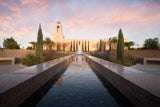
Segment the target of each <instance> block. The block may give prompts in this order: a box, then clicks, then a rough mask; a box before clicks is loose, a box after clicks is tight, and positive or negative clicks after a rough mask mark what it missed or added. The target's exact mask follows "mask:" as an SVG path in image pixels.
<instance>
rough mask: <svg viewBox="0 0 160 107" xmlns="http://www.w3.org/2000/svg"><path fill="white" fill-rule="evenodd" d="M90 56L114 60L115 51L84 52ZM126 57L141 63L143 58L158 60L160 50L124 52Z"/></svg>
mask: <svg viewBox="0 0 160 107" xmlns="http://www.w3.org/2000/svg"><path fill="white" fill-rule="evenodd" d="M86 54H90V55H99V56H103V57H105V58H108V59H116V57H117V55H116V54H117V53H116V51H95V52H86ZM124 54H125V57H126V56H132V57H133V58H135V59H136V61H137V62H142V61H143V58H144V57H154V58H160V50H125V52H124Z"/></svg>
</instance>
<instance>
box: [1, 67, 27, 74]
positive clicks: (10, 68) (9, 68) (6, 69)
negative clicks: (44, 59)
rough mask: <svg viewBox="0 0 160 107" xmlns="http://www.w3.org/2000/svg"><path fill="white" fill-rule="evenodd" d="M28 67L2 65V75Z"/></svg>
mask: <svg viewBox="0 0 160 107" xmlns="http://www.w3.org/2000/svg"><path fill="white" fill-rule="evenodd" d="M26 67H27V66H24V65H22V64H15V65H0V75H1V74H5V73H11V72H13V71H16V70H19V69H23V68H26Z"/></svg>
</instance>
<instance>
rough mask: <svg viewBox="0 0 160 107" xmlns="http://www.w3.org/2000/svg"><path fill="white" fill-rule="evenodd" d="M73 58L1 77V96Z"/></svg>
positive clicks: (63, 58)
mask: <svg viewBox="0 0 160 107" xmlns="http://www.w3.org/2000/svg"><path fill="white" fill-rule="evenodd" d="M72 56H74V54H73V55H69V56H66V57H62V58H59V59H54V60H51V61H48V62H44V63H41V64H38V65H34V66H31V67H27V68H23V69H20V70H17V71H13V72H11V73H6V74H2V75H0V94H2V93H4V92H6V91H7V90H9V89H11V88H13V87H15V86H17V85H19V84H20V83H23V82H24V81H26V80H29V79H30V78H32V77H34V76H36V75H38V74H40V73H42V72H44V71H46V70H48V69H50V68H52V67H53V66H55V65H57V64H59V63H61V62H63V61H65V60H67V59H69V58H71V57H72Z"/></svg>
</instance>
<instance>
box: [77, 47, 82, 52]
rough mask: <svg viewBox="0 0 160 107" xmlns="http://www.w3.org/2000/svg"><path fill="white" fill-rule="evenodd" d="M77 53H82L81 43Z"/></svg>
mask: <svg viewBox="0 0 160 107" xmlns="http://www.w3.org/2000/svg"><path fill="white" fill-rule="evenodd" d="M77 54H82V48H81V45H79V46H78V51H77Z"/></svg>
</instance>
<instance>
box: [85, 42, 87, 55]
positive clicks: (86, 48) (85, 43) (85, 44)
mask: <svg viewBox="0 0 160 107" xmlns="http://www.w3.org/2000/svg"><path fill="white" fill-rule="evenodd" d="M86 50H87V46H86V41H85V52H86Z"/></svg>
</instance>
